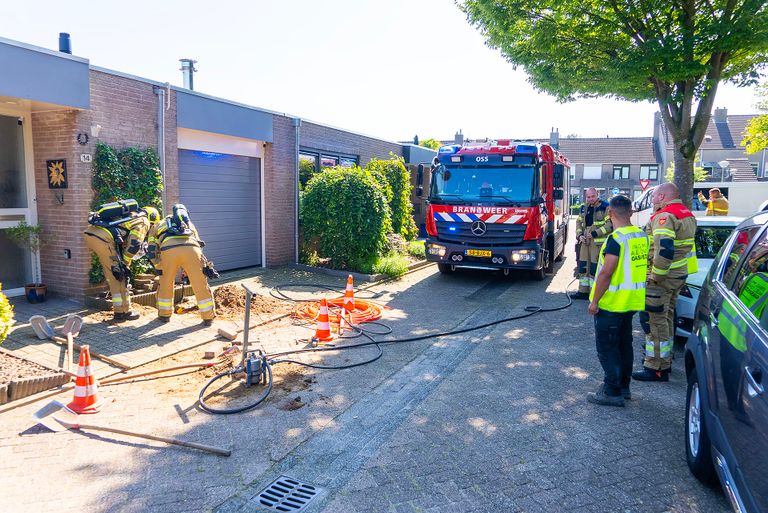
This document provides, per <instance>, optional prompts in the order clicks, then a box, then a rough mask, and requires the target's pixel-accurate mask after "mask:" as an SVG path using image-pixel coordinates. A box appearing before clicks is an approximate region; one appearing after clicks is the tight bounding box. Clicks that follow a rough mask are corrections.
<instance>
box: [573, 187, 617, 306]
mask: <svg viewBox="0 0 768 513" xmlns="http://www.w3.org/2000/svg"><path fill="white" fill-rule="evenodd" d="M586 200H587V201H586V203H583V204H582V205H581V208H580V209H579V216H578V217H577V218H576V240H577V247H578V252H577V255H576V257H577V259H578V267H577V270H576V272H577V276H578V278H579V292H578V293H577V294H574V295H573V296H572V297H573V299H589V291H590V290H591V289H592V285H593V284H594V283H595V273H596V272H597V261H598V259H599V258H600V249H601V248H602V247H603V242H605V238H606V237H607V236H608V235H609V234H610V233H611V232H612V231H613V225H612V224H611V220H610V219H609V217H608V202H607V201H603V200H601V199H600V197H599V196H598V194H597V189H595V188H594V187H590V188H589V189H587V191H586Z"/></svg>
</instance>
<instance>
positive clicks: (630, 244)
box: [589, 226, 651, 312]
mask: <svg viewBox="0 0 768 513" xmlns="http://www.w3.org/2000/svg"><path fill="white" fill-rule="evenodd" d="M610 237H613V239H614V240H615V241H616V242H617V243H618V244H619V246H620V247H621V250H620V254H619V263H618V265H617V266H616V270H615V271H614V273H613V276H611V283H610V285H609V286H608V290H606V291H605V294H603V297H601V298H600V302H599V303H598V305H597V306H598V307H599V308H600V309H602V310H607V311H609V312H637V311H642V310H645V282H646V275H647V274H648V250H649V248H650V245H651V244H650V241H649V240H648V236H647V235H646V234H645V232H644V231H642V230H641V229H640V228H638V227H636V226H624V227H622V228H616V229H615V230H614V231H613V233H611V234H610V235H609V236H608V238H610ZM606 246H607V243H606V244H604V245H603V248H602V249H601V250H600V260H599V261H598V262H597V273H596V275H595V276H598V275H599V274H600V270H601V269H602V267H603V262H604V260H605V248H606ZM594 296H595V286H594V285H593V286H592V290H591V291H590V293H589V299H590V301H591V300H592V299H593V298H594Z"/></svg>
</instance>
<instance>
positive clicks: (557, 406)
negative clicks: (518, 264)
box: [0, 260, 728, 513]
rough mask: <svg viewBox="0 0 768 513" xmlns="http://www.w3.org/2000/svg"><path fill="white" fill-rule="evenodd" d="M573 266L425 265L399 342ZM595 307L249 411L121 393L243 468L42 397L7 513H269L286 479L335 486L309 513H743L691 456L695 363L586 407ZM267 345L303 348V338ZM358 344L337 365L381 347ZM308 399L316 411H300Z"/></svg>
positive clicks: (162, 424)
mask: <svg viewBox="0 0 768 513" xmlns="http://www.w3.org/2000/svg"><path fill="white" fill-rule="evenodd" d="M572 266H573V264H572V261H568V260H566V261H565V263H564V264H563V266H562V268H561V269H560V271H559V272H558V274H557V275H556V276H555V278H554V279H552V280H547V281H546V282H544V283H540V282H534V281H528V280H526V279H522V278H521V279H503V278H501V277H500V276H497V275H494V274H486V273H475V272H469V273H460V274H459V275H455V276H441V275H439V274H438V273H437V272H436V269H434V268H427V269H424V270H421V271H417V272H415V273H413V274H411V275H409V276H408V277H407V278H406V279H404V280H402V281H401V282H397V283H389V284H384V285H382V286H380V287H379V288H380V289H383V290H385V291H386V294H385V296H384V301H386V302H387V303H388V305H389V306H390V307H391V310H388V311H387V322H388V323H389V324H391V325H392V326H393V328H394V329H395V335H397V336H409V335H416V334H422V333H425V332H429V331H433V332H434V331H442V330H447V329H452V328H456V327H463V326H469V325H475V324H479V323H483V322H488V321H492V320H495V319H497V318H499V317H503V316H508V315H510V314H519V313H521V312H522V308H523V307H524V306H525V305H529V304H540V305H546V306H552V305H555V304H561V303H562V302H563V301H564V296H563V295H562V294H559V291H561V290H562V289H563V287H564V286H565V285H566V284H567V283H568V282H569V281H570V274H571V269H572ZM585 308H586V305H585V304H584V303H583V302H582V303H577V304H576V306H575V307H573V308H570V309H568V310H564V311H561V312H556V313H551V314H546V315H536V316H533V317H530V318H527V319H524V320H520V321H515V322H511V323H507V324H502V325H498V326H494V327H490V328H487V329H484V330H481V331H476V332H473V333H470V334H466V335H461V336H453V337H443V338H440V339H433V340H427V341H421V342H414V343H407V344H397V345H388V346H385V348H384V357H383V358H382V359H380V360H379V361H378V362H376V363H374V364H372V365H368V366H365V367H360V368H355V369H350V370H343V371H324V372H323V371H318V372H317V373H316V374H315V375H314V377H315V378H316V383H313V384H312V385H311V387H310V388H308V389H303V390H295V391H293V392H287V391H283V392H282V393H278V394H276V395H275V396H274V397H273V398H271V399H270V401H268V402H267V403H266V404H265V405H264V407H263V408H260V409H257V410H254V411H251V412H248V413H245V414H241V415H236V416H228V417H212V416H209V415H207V414H205V413H202V412H200V411H198V410H196V409H195V408H194V401H195V396H196V394H195V393H180V394H177V395H168V394H160V395H152V394H151V393H150V392H149V391H150V390H153V389H152V385H151V384H149V383H146V382H144V383H133V384H129V385H121V386H119V387H118V386H116V387H105V394H108V396H109V398H110V400H114V402H113V403H112V405H111V406H110V407H108V408H107V409H105V410H104V411H103V412H102V413H100V414H98V416H97V418H94V419H93V422H94V423H95V422H96V420H98V422H100V423H104V424H110V425H116V426H123V427H132V428H134V429H138V428H141V429H143V430H145V431H147V430H149V431H152V432H156V433H158V434H163V435H168V436H179V437H184V438H186V439H190V440H194V441H201V442H209V443H216V444H219V445H224V446H231V447H232V448H233V455H232V457H230V458H220V457H216V456H209V455H203V454H198V453H195V452H191V451H187V450H183V449H177V448H166V447H161V446H160V445H158V444H153V443H152V444H150V443H147V444H144V443H136V440H132V439H128V438H124V437H117V436H115V437H112V436H98V435H96V434H92V435H83V434H77V433H60V434H50V433H47V432H43V431H42V430H40V429H38V428H32V427H31V425H32V422H31V420H30V417H29V415H30V413H31V412H32V411H34V410H35V406H34V405H33V406H29V407H23V408H19V409H17V410H13V411H11V412H7V413H5V414H3V415H2V416H1V417H0V489H2V490H3V491H4V493H3V499H2V500H3V501H4V503H3V511H24V512H26V511H43V510H46V509H47V508H55V510H56V511H79V512H81V511H136V512H139V511H141V512H144V511H168V512H171V511H173V512H179V511H211V510H215V511H222V512H232V511H265V510H264V509H259V507H258V503H257V502H255V501H253V500H252V497H253V496H254V495H255V494H256V493H257V492H259V491H260V490H261V489H262V488H263V487H264V486H265V485H267V484H269V483H270V482H271V481H272V480H273V479H275V478H276V477H278V476H280V475H288V476H292V477H295V478H298V479H301V480H305V481H308V482H310V483H312V484H315V485H318V486H320V487H322V488H323V491H322V493H321V494H320V495H319V498H318V499H316V500H315V502H314V503H313V504H312V505H311V506H310V508H309V509H308V511H315V512H317V511H324V512H327V513H343V512H368V511H371V512H401V511H419V512H454V511H455V512H481V511H488V512H507V511H510V512H511V511H528V512H536V511H542V512H543V511H547V512H550V511H584V512H593V511H600V512H601V511H607V512H608V511H610V512H625V511H630V512H664V511H673V512H684V511H685V512H688V511H691V512H693V511H701V512H720V511H728V505H727V503H726V501H725V499H724V498H723V495H722V493H721V492H720V491H719V489H715V490H712V489H708V488H705V487H703V486H701V485H700V484H699V483H698V482H697V481H696V480H695V479H694V478H693V477H692V476H691V475H690V473H689V472H688V469H687V466H686V464H685V452H684V446H683V405H684V393H685V385H684V378H683V372H682V370H681V369H680V366H679V361H676V362H675V371H674V373H673V375H672V380H671V382H670V383H668V384H662V385H658V384H657V385H652V384H644V383H637V384H634V385H633V395H634V396H635V397H636V398H635V399H634V400H633V401H632V402H631V403H630V404H629V405H628V407H626V408H624V409H618V408H604V407H597V406H593V405H590V404H588V403H586V401H585V394H586V393H587V392H589V391H592V390H594V388H596V386H597V385H598V383H599V376H600V368H599V364H598V362H597V358H596V355H595V350H594V341H593V332H592V327H591V324H590V321H589V319H588V318H587V316H586V314H585V312H584V310H585ZM260 336H261V337H263V338H269V339H270V340H277V339H281V337H282V338H283V339H284V341H285V343H286V344H292V343H294V341H293V340H292V339H291V337H294V338H295V336H296V329H295V328H291V327H289V326H279V327H276V328H274V329H270V331H269V332H268V333H263V332H262V333H260ZM636 345H637V344H636ZM357 351H359V354H358V353H356V352H352V351H351V352H346V353H344V354H341V355H339V356H337V357H333V361H336V362H341V361H345V360H346V361H348V362H351V361H354V360H355V359H356V358H365V357H367V356H369V355H371V354H373V350H372V349H365V350H357ZM330 358H332V357H330V356H329V359H330ZM297 396H300V399H301V401H302V402H303V403H306V406H304V407H302V408H299V409H295V410H292V409H291V408H289V407H286V406H287V405H289V404H290V402H291V401H293V400H294V399H295V398H296V397H297Z"/></svg>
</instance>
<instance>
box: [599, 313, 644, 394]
mask: <svg viewBox="0 0 768 513" xmlns="http://www.w3.org/2000/svg"><path fill="white" fill-rule="evenodd" d="M634 315H635V312H609V311H607V310H602V309H601V310H600V311H599V312H598V313H597V315H595V342H596V345H597V357H598V358H599V359H600V365H601V366H602V367H603V372H604V373H605V378H604V379H603V382H604V383H605V387H604V390H605V394H606V395H610V396H619V395H621V389H622V388H629V382H630V380H631V379H632V317H633V316H634Z"/></svg>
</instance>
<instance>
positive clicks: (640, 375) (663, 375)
mask: <svg viewBox="0 0 768 513" xmlns="http://www.w3.org/2000/svg"><path fill="white" fill-rule="evenodd" d="M632 379H635V380H637V381H669V369H664V370H656V369H649V368H648V367H643V370H641V371H635V372H633V373H632Z"/></svg>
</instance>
